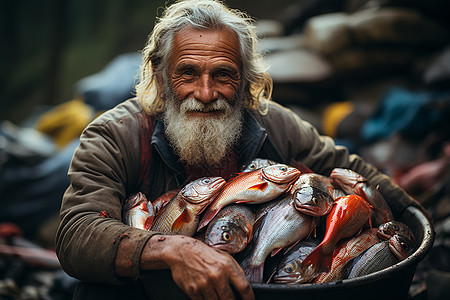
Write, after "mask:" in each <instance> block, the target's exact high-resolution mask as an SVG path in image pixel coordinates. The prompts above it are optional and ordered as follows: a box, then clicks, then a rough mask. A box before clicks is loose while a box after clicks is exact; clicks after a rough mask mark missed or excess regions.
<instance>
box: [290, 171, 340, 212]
mask: <svg viewBox="0 0 450 300" xmlns="http://www.w3.org/2000/svg"><path fill="white" fill-rule="evenodd" d="M333 190H334V186H333V184H332V183H331V179H330V178H328V177H326V176H323V175H319V174H315V173H310V174H302V175H300V177H299V178H298V179H297V181H296V182H295V183H294V184H293V185H292V188H291V191H292V194H293V196H294V204H295V208H296V209H297V210H298V211H300V212H302V213H304V214H306V215H310V216H315V217H320V216H324V215H326V214H328V213H329V212H330V210H331V208H332V207H333V203H334V199H333Z"/></svg>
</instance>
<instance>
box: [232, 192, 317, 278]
mask: <svg viewBox="0 0 450 300" xmlns="http://www.w3.org/2000/svg"><path fill="white" fill-rule="evenodd" d="M317 223H318V218H316V217H312V216H308V215H305V214H303V213H301V212H299V211H298V210H296V209H295V207H294V204H293V199H292V197H285V198H284V199H282V200H281V201H279V203H278V204H277V205H275V206H274V207H272V209H270V210H269V211H268V212H267V214H266V216H265V217H264V220H263V223H262V224H261V227H260V228H259V233H258V236H257V239H256V240H254V243H255V244H254V247H253V249H252V251H251V253H250V254H249V255H248V257H247V258H246V259H244V261H243V262H242V263H241V267H242V269H243V270H244V272H245V275H246V277H247V279H248V280H249V281H250V282H254V283H260V282H262V280H263V273H264V262H265V260H266V258H267V257H268V256H269V254H271V253H272V256H274V255H275V254H276V253H278V252H279V251H280V250H282V249H283V248H288V247H289V246H293V245H294V244H295V243H297V242H299V241H300V240H302V239H304V238H307V237H308V236H309V235H310V234H311V233H312V232H313V231H314V229H315V227H316V226H317Z"/></svg>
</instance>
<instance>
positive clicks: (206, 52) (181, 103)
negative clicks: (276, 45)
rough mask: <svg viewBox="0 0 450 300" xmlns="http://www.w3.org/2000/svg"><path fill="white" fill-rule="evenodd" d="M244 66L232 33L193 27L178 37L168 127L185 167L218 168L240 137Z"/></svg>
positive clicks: (167, 91)
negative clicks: (241, 78)
mask: <svg viewBox="0 0 450 300" xmlns="http://www.w3.org/2000/svg"><path fill="white" fill-rule="evenodd" d="M240 64H241V61H240V55H239V43H238V40H237V37H236V35H235V34H234V33H233V32H231V31H230V30H228V29H223V30H198V29H193V28H189V29H184V30H182V31H180V32H179V33H178V34H177V35H176V36H175V38H174V44H173V49H172V54H171V56H170V61H169V69H168V80H167V81H168V82H166V87H165V91H164V94H165V97H166V105H165V107H166V110H165V113H164V123H165V127H166V135H167V137H168V140H169V142H170V143H171V145H172V146H173V148H174V150H175V152H176V153H177V154H178V155H179V156H180V159H181V161H183V162H184V163H186V164H188V165H200V166H214V165H216V164H217V163H219V162H220V160H221V159H222V158H223V157H224V156H225V155H226V153H227V151H228V150H229V149H230V148H231V147H232V145H233V144H234V143H235V141H236V140H237V138H238V137H239V135H240V131H241V118H242V107H243V104H242V103H243V101H242V99H241V94H242V92H241V85H240Z"/></svg>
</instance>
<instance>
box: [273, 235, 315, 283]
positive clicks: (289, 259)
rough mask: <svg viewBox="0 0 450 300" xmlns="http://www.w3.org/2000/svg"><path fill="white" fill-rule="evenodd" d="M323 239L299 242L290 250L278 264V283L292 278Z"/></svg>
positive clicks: (276, 280)
mask: <svg viewBox="0 0 450 300" xmlns="http://www.w3.org/2000/svg"><path fill="white" fill-rule="evenodd" d="M320 241H321V239H320V238H317V237H312V238H309V239H304V240H301V241H300V242H298V243H297V244H296V245H295V246H294V247H293V248H292V249H291V250H289V251H288V252H287V253H286V254H285V255H284V256H283V258H282V259H281V261H280V263H279V264H278V269H277V272H276V274H275V275H274V281H275V282H276V283H284V279H285V278H287V277H290V276H292V274H293V273H294V272H295V270H296V269H297V266H298V265H299V264H300V263H301V262H302V261H303V260H304V259H305V258H306V257H307V256H308V255H309V254H310V253H311V252H312V251H313V250H314V249H316V247H317V246H318V245H319V244H320Z"/></svg>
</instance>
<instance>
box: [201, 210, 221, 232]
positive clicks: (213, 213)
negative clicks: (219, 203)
mask: <svg viewBox="0 0 450 300" xmlns="http://www.w3.org/2000/svg"><path fill="white" fill-rule="evenodd" d="M219 210H220V208H214V209H210V210H207V211H206V212H205V214H204V215H203V218H202V219H201V221H200V223H199V225H198V229H197V231H199V230H200V229H202V228H203V227H205V226H206V225H208V223H209V222H210V221H211V220H212V219H213V218H214V217H215V216H216V215H217V213H218V212H219Z"/></svg>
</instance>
